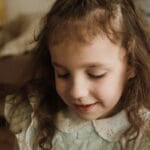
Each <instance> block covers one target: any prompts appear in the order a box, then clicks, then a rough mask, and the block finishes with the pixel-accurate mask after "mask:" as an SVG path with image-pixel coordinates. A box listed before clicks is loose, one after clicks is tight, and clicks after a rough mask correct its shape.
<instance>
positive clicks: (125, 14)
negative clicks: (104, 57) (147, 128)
mask: <svg viewBox="0 0 150 150" xmlns="http://www.w3.org/2000/svg"><path fill="white" fill-rule="evenodd" d="M137 8H138V7H136V5H135V4H134V2H133V1H132V0H56V2H55V3H54V5H53V7H52V8H51V10H50V11H49V12H48V14H47V16H46V17H45V18H44V19H43V28H42V30H41V32H40V34H39V36H38V37H37V39H36V40H37V41H38V45H37V47H36V48H35V59H34V63H35V67H34V69H35V76H34V81H31V83H30V86H32V85H34V86H35V87H38V89H39V92H40V93H41V94H42V95H43V96H42V99H41V101H40V105H39V107H38V109H37V111H36V112H35V116H36V118H37V120H38V125H39V126H38V132H37V135H38V136H37V138H36V140H35V141H36V142H35V145H36V144H37V143H38V144H39V145H40V146H41V147H42V148H43V149H50V148H49V147H47V143H51V140H52V138H53V135H54V134H55V124H54V121H55V117H56V114H57V112H58V111H60V110H62V109H65V107H66V105H65V104H64V103H63V101H62V100H61V98H60V97H59V95H58V94H57V91H56V88H55V77H54V70H53V66H52V63H51V56H50V49H51V48H52V47H53V46H56V45H58V44H59V43H61V42H63V41H64V40H65V41H66V40H69V39H70V38H72V37H73V38H74V39H75V40H78V41H80V42H84V43H88V42H90V41H91V40H92V39H93V38H94V37H96V36H97V35H100V34H105V35H107V37H108V38H109V39H110V40H111V41H112V42H114V43H116V44H120V45H121V46H122V47H123V48H124V49H125V50H126V57H127V62H128V65H129V66H130V67H131V68H132V69H133V70H134V73H135V76H134V77H133V78H131V79H129V81H128V82H127V84H126V87H125V89H124V92H123V94H122V97H121V99H120V101H121V103H120V106H121V108H122V109H125V110H126V111H127V114H128V117H129V121H130V123H131V128H132V129H134V131H136V132H137V133H138V132H139V130H140V128H144V125H145V121H144V119H142V117H141V116H140V115H139V111H140V109H141V108H143V107H144V108H146V109H148V110H150V94H149V93H150V82H149V81H150V59H149V58H150V46H149V31H148V27H147V25H146V23H145V21H144V20H143V17H141V16H142V13H141V12H140V11H139V9H137ZM35 78H36V80H35ZM131 128H130V129H131ZM129 133H131V132H129V131H128V132H127V133H125V134H124V135H125V136H127V135H128V134H129ZM49 146H50V147H51V146H52V145H49Z"/></svg>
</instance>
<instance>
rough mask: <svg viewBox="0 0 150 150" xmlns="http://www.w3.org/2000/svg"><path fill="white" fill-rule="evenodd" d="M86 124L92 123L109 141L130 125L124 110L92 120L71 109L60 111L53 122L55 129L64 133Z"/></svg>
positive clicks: (112, 140) (119, 136)
mask: <svg viewBox="0 0 150 150" xmlns="http://www.w3.org/2000/svg"><path fill="white" fill-rule="evenodd" d="M87 124H92V126H93V127H94V129H95V131H96V132H97V134H98V135H99V136H100V137H102V138H103V139H105V140H107V141H110V142H116V141H118V140H119V139H120V138H121V135H122V134H123V133H124V132H125V131H126V130H127V129H128V128H129V127H130V123H129V121H128V118H127V114H126V112H125V111H124V110H122V111H121V112H119V113H118V114H116V115H114V116H112V117H109V118H105V119H99V120H94V121H86V120H82V119H80V118H79V117H78V116H77V115H76V114H75V113H74V112H72V111H71V110H67V111H61V112H59V113H58V115H57V119H56V122H55V125H56V127H57V129H58V130H60V131H61V132H64V133H73V132H76V131H78V130H79V129H80V128H82V127H83V126H85V125H87Z"/></svg>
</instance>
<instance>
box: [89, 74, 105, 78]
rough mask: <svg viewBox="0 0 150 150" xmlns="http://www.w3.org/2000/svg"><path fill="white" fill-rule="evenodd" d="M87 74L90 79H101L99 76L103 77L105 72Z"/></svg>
mask: <svg viewBox="0 0 150 150" xmlns="http://www.w3.org/2000/svg"><path fill="white" fill-rule="evenodd" d="M88 76H89V77H90V78H91V79H101V78H103V77H105V76H106V73H104V74H100V75H95V74H88Z"/></svg>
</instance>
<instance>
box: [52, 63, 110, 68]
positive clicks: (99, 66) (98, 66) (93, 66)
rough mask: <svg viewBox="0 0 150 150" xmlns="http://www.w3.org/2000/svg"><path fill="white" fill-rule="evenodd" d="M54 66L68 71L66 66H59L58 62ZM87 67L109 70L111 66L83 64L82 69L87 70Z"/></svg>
mask: <svg viewBox="0 0 150 150" xmlns="http://www.w3.org/2000/svg"><path fill="white" fill-rule="evenodd" d="M53 65H54V66H55V67H58V68H62V69H67V68H66V67H65V66H63V65H61V64H58V63H56V62H54V63H53ZM86 67H87V68H107V69H108V68H109V65H105V64H100V63H91V64H83V65H82V66H81V68H86Z"/></svg>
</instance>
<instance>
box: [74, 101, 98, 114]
mask: <svg viewBox="0 0 150 150" xmlns="http://www.w3.org/2000/svg"><path fill="white" fill-rule="evenodd" d="M96 105H97V102H96V103H93V104H87V105H78V104H75V105H74V106H75V108H76V109H77V110H78V111H81V112H91V111H93V110H94V108H95V106H96Z"/></svg>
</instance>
